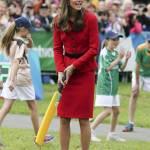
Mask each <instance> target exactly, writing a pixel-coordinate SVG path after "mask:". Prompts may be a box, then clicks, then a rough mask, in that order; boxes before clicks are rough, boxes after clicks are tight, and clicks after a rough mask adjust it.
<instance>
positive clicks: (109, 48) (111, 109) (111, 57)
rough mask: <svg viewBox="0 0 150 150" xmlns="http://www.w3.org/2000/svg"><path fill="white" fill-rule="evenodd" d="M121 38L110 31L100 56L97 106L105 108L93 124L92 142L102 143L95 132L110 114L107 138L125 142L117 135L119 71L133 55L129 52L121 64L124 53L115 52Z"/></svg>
mask: <svg viewBox="0 0 150 150" xmlns="http://www.w3.org/2000/svg"><path fill="white" fill-rule="evenodd" d="M120 37H121V36H120V35H118V34H117V33H115V32H113V31H109V32H108V33H107V34H106V42H107V45H106V46H105V47H104V48H103V49H102V51H101V54H100V61H99V65H100V70H99V74H98V82H97V89H96V101H95V106H101V107H104V110H103V112H101V113H100V114H99V115H98V116H97V117H96V119H95V120H94V122H93V123H92V124H91V132H92V137H91V140H92V141H97V142H98V141H100V139H99V138H97V137H96V135H95V132H94V130H95V129H96V127H97V126H98V125H99V124H100V123H102V122H103V120H104V119H105V118H106V117H108V116H109V115H110V114H111V115H112V118H111V128H110V132H109V134H108V136H107V140H116V141H125V139H123V138H121V137H119V136H118V135H117V134H116V133H115V129H116V125H117V119H118V115H119V106H120V100H119V96H118V81H119V69H121V70H124V68H125V67H126V65H127V62H128V59H129V58H130V56H131V53H130V52H127V54H126V56H125V62H124V63H123V64H121V59H122V58H123V57H124V52H123V51H120V53H118V52H117V51H116V50H115V48H116V47H117V45H118V44H119V38H120Z"/></svg>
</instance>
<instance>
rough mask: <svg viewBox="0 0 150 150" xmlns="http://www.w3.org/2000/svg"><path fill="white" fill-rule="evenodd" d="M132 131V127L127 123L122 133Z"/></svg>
mask: <svg viewBox="0 0 150 150" xmlns="http://www.w3.org/2000/svg"><path fill="white" fill-rule="evenodd" d="M133 130H134V125H133V124H131V123H128V124H127V125H126V126H125V128H124V129H123V130H122V131H123V132H132V131H133Z"/></svg>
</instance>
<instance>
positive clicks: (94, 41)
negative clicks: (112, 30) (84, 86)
mask: <svg viewBox="0 0 150 150" xmlns="http://www.w3.org/2000/svg"><path fill="white" fill-rule="evenodd" d="M84 24H85V26H84V28H83V29H82V30H81V31H79V32H75V31H69V32H63V31H61V30H60V29H59V28H58V27H57V25H55V26H54V44H53V45H54V60H55V64H56V70H57V72H63V71H64V69H65V68H66V67H67V66H68V65H70V64H73V65H74V66H75V68H76V69H77V70H80V71H82V72H85V71H91V70H95V69H96V67H97V64H96V61H95V56H96V55H97V54H98V48H99V33H98V22H97V18H96V16H95V15H94V14H93V13H92V12H89V11H85V14H84ZM64 50H65V51H66V52H67V53H77V54H79V53H80V54H81V53H84V55H82V56H81V57H80V58H78V59H76V58H69V57H67V56H64V55H63V52H64Z"/></svg>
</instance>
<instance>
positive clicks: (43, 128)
mask: <svg viewBox="0 0 150 150" xmlns="http://www.w3.org/2000/svg"><path fill="white" fill-rule="evenodd" d="M57 97H58V92H57V91H56V92H55V93H54V95H53V97H52V99H51V102H50V104H49V106H48V108H47V111H46V112H45V115H44V117H43V119H42V122H41V125H40V128H39V130H38V133H37V136H36V139H35V143H36V144H38V145H40V146H41V145H42V144H43V143H44V138H45V135H46V134H47V131H48V128H49V126H50V123H51V121H52V119H53V117H54V115H55V113H56V105H55V103H56V99H57Z"/></svg>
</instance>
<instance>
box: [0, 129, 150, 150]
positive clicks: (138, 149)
mask: <svg viewBox="0 0 150 150" xmlns="http://www.w3.org/2000/svg"><path fill="white" fill-rule="evenodd" d="M0 133H1V134H2V135H3V137H2V138H3V143H4V144H5V149H4V150H40V149H39V148H38V147H37V146H36V145H35V144H34V143H33V136H34V134H33V130H29V129H8V128H1V132H0ZM52 135H54V136H55V140H54V141H53V142H52V143H49V144H46V145H43V146H42V149H41V150H59V149H60V144H59V139H58V138H59V137H58V134H57V133H54V132H53V133H52ZM79 145H80V138H79V135H77V134H73V135H72V137H71V144H70V150H81V149H80V146H79ZM143 149H144V150H149V149H150V143H149V142H139V141H130V142H125V143H119V142H107V141H105V140H104V139H102V142H100V143H96V144H95V143H91V145H90V150H143Z"/></svg>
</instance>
